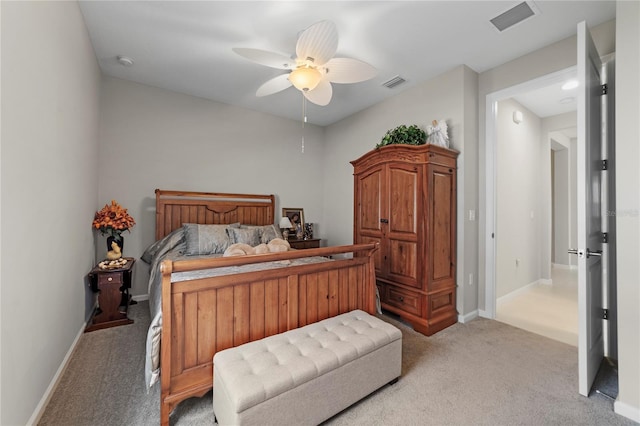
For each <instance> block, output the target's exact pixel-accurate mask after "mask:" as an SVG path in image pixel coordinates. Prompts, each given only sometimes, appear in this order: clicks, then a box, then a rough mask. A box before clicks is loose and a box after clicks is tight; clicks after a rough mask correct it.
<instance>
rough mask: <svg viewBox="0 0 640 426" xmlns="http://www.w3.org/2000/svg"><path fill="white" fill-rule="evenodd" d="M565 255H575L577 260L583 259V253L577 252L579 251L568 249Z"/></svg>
mask: <svg viewBox="0 0 640 426" xmlns="http://www.w3.org/2000/svg"><path fill="white" fill-rule="evenodd" d="M567 253H569V254H577V255H578V257H579V258H581V259H582V258H583V257H584V251H582V250H579V249H569V250H567Z"/></svg>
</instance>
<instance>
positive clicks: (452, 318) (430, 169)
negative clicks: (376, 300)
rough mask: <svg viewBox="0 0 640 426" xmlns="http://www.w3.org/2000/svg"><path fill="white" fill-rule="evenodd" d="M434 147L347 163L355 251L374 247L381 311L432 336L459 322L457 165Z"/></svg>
mask: <svg viewBox="0 0 640 426" xmlns="http://www.w3.org/2000/svg"><path fill="white" fill-rule="evenodd" d="M458 154H459V153H458V152H457V151H455V150H452V149H447V148H442V147H439V146H436V145H431V144H427V145H418V146H412V145H389V146H385V147H382V148H377V149H374V150H372V151H370V152H368V153H367V154H365V155H363V156H362V157H360V158H358V159H357V160H354V161H352V162H351V164H352V165H353V168H354V173H353V175H354V235H353V239H354V243H372V242H373V243H379V245H380V249H379V250H378V251H377V253H376V259H375V265H376V285H377V286H378V291H379V293H380V301H381V303H382V307H383V308H384V309H386V310H388V311H390V312H393V313H395V314H397V315H399V316H400V317H402V318H403V319H405V320H406V321H407V322H409V323H411V324H412V325H413V328H414V329H415V330H416V331H419V332H420V333H423V334H426V335H432V334H434V333H436V332H438V331H440V330H442V329H444V328H446V327H448V326H450V325H452V324H455V323H456V322H457V316H458V314H457V312H456V276H455V275H456V159H457V157H458Z"/></svg>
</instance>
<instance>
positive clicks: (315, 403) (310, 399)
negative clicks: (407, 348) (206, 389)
mask: <svg viewBox="0 0 640 426" xmlns="http://www.w3.org/2000/svg"><path fill="white" fill-rule="evenodd" d="M401 361H402V334H401V332H400V330H398V329H397V328H396V327H394V326H392V325H391V324H389V323H386V322H384V321H382V320H380V319H378V318H376V317H374V316H372V315H369V314H367V313H366V312H364V311H360V310H355V311H351V312H348V313H346V314H342V315H338V316H336V317H333V318H328V319H326V320H323V321H320V322H317V323H314V324H309V325H307V326H305V327H301V328H298V329H295V330H291V331H287V332H285V333H281V334H277V335H274V336H270V337H266V338H264V339H262V340H258V341H255V342H251V343H247V344H244V345H242V346H238V347H235V348H230V349H226V350H224V351H220V352H218V353H216V354H215V356H214V358H213V364H214V369H213V410H214V413H215V416H216V419H217V421H218V424H220V425H228V424H256V425H258V424H260V425H267V424H272V425H293V424H295V425H309V424H318V423H321V422H323V421H324V420H326V419H328V418H330V417H332V416H334V415H335V414H337V413H339V412H340V411H342V410H344V409H345V408H347V407H349V406H350V405H351V404H353V403H355V402H357V401H358V400H360V399H362V398H363V397H365V396H367V395H369V394H370V393H371V392H373V391H375V390H376V389H378V388H380V387H382V386H384V385H385V384H387V383H389V382H393V381H395V380H396V379H397V378H398V377H399V376H400V369H401Z"/></svg>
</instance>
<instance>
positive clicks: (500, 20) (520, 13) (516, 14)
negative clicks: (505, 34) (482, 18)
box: [491, 1, 536, 31]
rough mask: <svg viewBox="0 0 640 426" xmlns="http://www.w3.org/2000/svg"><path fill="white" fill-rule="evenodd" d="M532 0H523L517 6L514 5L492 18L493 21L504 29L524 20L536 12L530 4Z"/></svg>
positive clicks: (498, 27) (496, 25)
mask: <svg viewBox="0 0 640 426" xmlns="http://www.w3.org/2000/svg"><path fill="white" fill-rule="evenodd" d="M530 3H531V2H526V1H523V2H522V3H520V4H519V5H517V6H514V7H512V8H511V9H509V10H507V11H506V12H504V13H503V14H501V15H498V16H496V17H495V18H493V19H491V23H492V24H493V25H494V26H495V27H496V28H497V29H498V31H504V30H506V29H507V28H510V27H512V26H514V25H515V24H517V23H519V22H522V21H524V20H525V19H527V18H530V17H532V16H533V15H535V14H536V12H534V9H533V8H532V7H531V5H530Z"/></svg>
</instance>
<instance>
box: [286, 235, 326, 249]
mask: <svg viewBox="0 0 640 426" xmlns="http://www.w3.org/2000/svg"><path fill="white" fill-rule="evenodd" d="M288 241H289V245H290V246H291V248H293V249H298V250H302V249H310V248H318V247H320V238H310V239H308V240H297V239H295V238H289V240H288Z"/></svg>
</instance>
